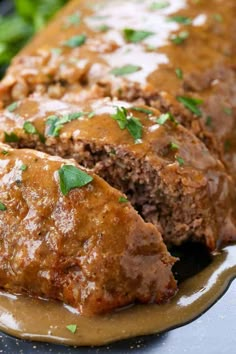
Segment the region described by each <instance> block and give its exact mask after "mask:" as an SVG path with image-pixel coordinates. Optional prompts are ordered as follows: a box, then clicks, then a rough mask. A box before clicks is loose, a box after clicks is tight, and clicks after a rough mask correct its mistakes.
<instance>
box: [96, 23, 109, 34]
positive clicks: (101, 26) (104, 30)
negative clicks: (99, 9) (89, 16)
mask: <svg viewBox="0 0 236 354" xmlns="http://www.w3.org/2000/svg"><path fill="white" fill-rule="evenodd" d="M97 29H98V31H100V32H107V31H109V29H110V27H109V26H108V25H105V24H103V25H100V26H99V27H98V28H97Z"/></svg>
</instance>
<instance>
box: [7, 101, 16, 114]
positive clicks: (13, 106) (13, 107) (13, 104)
mask: <svg viewBox="0 0 236 354" xmlns="http://www.w3.org/2000/svg"><path fill="white" fill-rule="evenodd" d="M17 107H18V102H13V103H11V104H10V105H9V106H7V110H8V112H14V111H15V110H16V109H17Z"/></svg>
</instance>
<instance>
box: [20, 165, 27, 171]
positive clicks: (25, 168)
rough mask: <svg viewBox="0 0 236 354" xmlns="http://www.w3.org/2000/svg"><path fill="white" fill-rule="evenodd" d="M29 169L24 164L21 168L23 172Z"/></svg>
mask: <svg viewBox="0 0 236 354" xmlns="http://www.w3.org/2000/svg"><path fill="white" fill-rule="evenodd" d="M27 168H28V166H27V165H24V164H23V165H21V167H20V169H21V171H26V170H27Z"/></svg>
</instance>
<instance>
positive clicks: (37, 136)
mask: <svg viewBox="0 0 236 354" xmlns="http://www.w3.org/2000/svg"><path fill="white" fill-rule="evenodd" d="M0 131H1V134H0V139H1V140H2V141H4V140H5V142H10V143H11V144H13V146H16V147H31V148H36V149H38V150H43V151H46V152H48V153H50V154H52V155H60V156H62V157H67V158H71V157H73V158H75V159H76V160H77V162H79V163H80V164H82V165H84V166H86V167H89V168H92V169H93V170H94V171H95V172H96V173H98V174H99V175H100V176H102V177H103V178H104V179H106V181H107V182H109V183H110V184H111V185H113V186H115V187H116V188H118V189H120V190H122V191H123V192H124V193H126V195H127V196H128V198H129V200H130V201H131V203H132V204H133V205H134V206H135V208H136V209H137V210H138V211H139V212H140V214H141V215H142V216H143V217H144V219H145V220H146V221H151V222H152V223H154V224H156V225H157V226H159V223H160V224H161V227H162V230H163V236H164V240H165V242H166V243H167V244H168V245H179V244H181V243H182V242H184V241H186V240H195V241H200V242H203V243H205V244H206V245H207V246H208V247H209V249H210V250H214V249H215V248H216V247H220V246H221V245H222V243H227V242H230V241H232V240H235V237H236V227H235V213H234V210H235V208H234V205H235V187H234V184H233V182H232V178H231V177H230V176H228V175H227V173H226V171H225V169H224V166H223V165H222V163H221V162H220V161H219V160H218V159H216V158H215V157H214V156H213V155H212V154H211V153H210V152H209V150H208V149H207V148H206V146H205V145H204V144H203V143H202V142H201V141H200V140H198V139H197V138H196V137H195V136H194V135H193V134H192V133H191V132H189V131H188V130H186V129H185V128H184V127H183V126H181V125H180V124H178V123H177V122H176V120H175V118H174V116H172V115H171V114H161V113H160V112H159V111H157V110H154V109H150V108H147V107H145V106H135V107H134V106H131V105H130V104H128V103H127V102H121V101H111V100H109V99H103V100H98V101H92V102H90V103H89V102H87V103H86V104H84V105H83V106H80V107H79V106H74V105H71V104H68V103H63V102H61V101H56V100H47V99H43V98H42V97H38V98H37V97H34V98H30V99H25V100H23V101H19V102H18V103H17V104H16V105H15V107H12V106H11V109H10V112H9V109H8V110H7V109H6V110H5V111H3V112H2V113H1V115H0Z"/></svg>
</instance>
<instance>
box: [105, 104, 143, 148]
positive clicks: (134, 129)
mask: <svg viewBox="0 0 236 354" xmlns="http://www.w3.org/2000/svg"><path fill="white" fill-rule="evenodd" d="M111 117H112V119H114V120H116V121H117V123H118V125H119V127H120V129H122V130H124V129H127V130H128V132H129V133H130V135H131V136H132V137H133V138H134V141H135V143H137V142H138V141H139V140H140V139H141V138H142V133H143V126H142V124H141V122H140V121H139V119H138V118H135V117H133V116H132V115H129V113H128V112H127V110H126V109H125V108H124V107H121V108H120V107H116V114H113V115H112V116H111Z"/></svg>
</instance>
